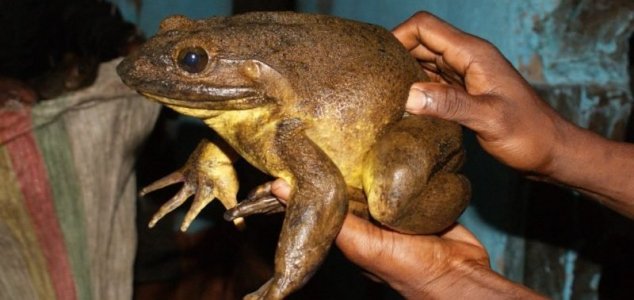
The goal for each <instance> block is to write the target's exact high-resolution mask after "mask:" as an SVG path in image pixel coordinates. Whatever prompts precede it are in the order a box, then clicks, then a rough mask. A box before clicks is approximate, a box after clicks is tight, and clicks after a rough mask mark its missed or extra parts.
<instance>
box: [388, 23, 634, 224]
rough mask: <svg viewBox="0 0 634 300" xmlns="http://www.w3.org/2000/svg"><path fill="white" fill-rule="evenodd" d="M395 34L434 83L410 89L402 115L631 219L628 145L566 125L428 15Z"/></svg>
mask: <svg viewBox="0 0 634 300" xmlns="http://www.w3.org/2000/svg"><path fill="white" fill-rule="evenodd" d="M394 34H395V36H396V37H397V38H398V39H399V40H400V41H401V42H402V43H403V44H404V45H405V47H406V48H407V49H408V50H409V51H410V53H411V54H412V55H413V56H414V57H415V58H416V59H418V60H419V62H420V63H421V66H422V67H423V69H424V70H425V72H426V73H427V74H428V75H429V76H430V78H431V79H432V81H433V82H431V83H416V84H414V85H413V86H412V89H411V91H410V98H409V101H408V106H407V109H408V111H409V112H411V113H415V114H427V115H433V116H437V117H440V118H444V119H449V120H453V121H456V122H458V123H460V124H462V125H464V126H466V127H468V128H470V129H472V130H473V131H474V132H475V133H476V135H477V138H478V141H479V142H480V144H481V145H482V147H483V148H484V149H485V150H486V151H487V152H489V153H490V154H491V155H493V156H494V157H495V158H497V159H498V160H500V161H501V162H503V163H505V164H507V165H509V166H511V167H513V168H516V169H518V170H521V171H524V172H527V173H529V174H531V175H533V176H534V178H537V179H539V180H544V181H552V182H557V183H561V184H564V185H567V186H570V187H572V188H574V189H576V190H578V191H581V192H583V193H585V194H588V195H590V196H592V197H593V198H595V199H597V200H598V201H600V202H601V203H602V204H604V205H606V206H608V207H610V208H612V209H614V210H615V211H617V212H619V213H621V214H623V215H625V216H628V217H630V218H634V145H632V144H627V143H619V142H615V141H610V140H607V139H605V138H603V137H601V136H599V135H597V134H594V133H592V132H590V131H588V130H585V129H583V128H580V127H578V126H576V125H574V124H572V123H570V122H568V121H566V120H565V119H564V118H563V117H561V116H560V115H559V114H558V113H557V112H555V111H554V109H552V108H551V107H550V106H549V105H548V104H547V103H545V102H544V101H543V100H542V99H541V98H540V97H539V96H538V95H537V94H536V92H535V91H534V90H533V89H532V88H531V87H530V85H529V84H528V83H527V82H526V80H524V79H523V78H522V76H521V75H520V74H519V73H518V72H517V71H516V70H515V69H514V68H513V67H512V65H511V64H510V63H509V62H508V61H507V60H506V59H505V58H504V57H503V56H502V55H501V54H500V52H499V51H498V50H497V49H496V48H495V47H494V46H493V45H491V44H490V43H489V42H487V41H485V40H482V39H480V38H477V37H474V36H471V35H469V34H466V33H463V32H461V31H459V30H458V29H456V28H454V27H452V26H451V25H449V24H447V23H445V22H443V21H441V20H439V19H438V18H436V17H434V16H432V15H430V14H428V13H424V12H421V13H418V14H416V15H414V16H413V17H412V18H410V19H409V20H407V21H405V22H404V23H403V24H401V25H399V26H398V27H397V28H396V29H395V30H394Z"/></svg>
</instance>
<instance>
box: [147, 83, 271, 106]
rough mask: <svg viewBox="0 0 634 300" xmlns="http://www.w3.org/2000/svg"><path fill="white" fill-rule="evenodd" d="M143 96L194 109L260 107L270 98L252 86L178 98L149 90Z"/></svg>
mask: <svg viewBox="0 0 634 300" xmlns="http://www.w3.org/2000/svg"><path fill="white" fill-rule="evenodd" d="M140 93H141V94H142V95H143V96H145V97H147V98H150V99H152V100H155V101H157V102H159V103H162V104H165V105H168V106H176V107H184V108H193V109H206V110H244V109H251V108H255V107H259V106H262V105H264V104H265V103H268V102H269V100H270V99H269V98H268V97H266V96H264V95H262V94H260V93H257V92H256V91H255V90H254V89H251V88H222V87H221V88H214V87H207V88H205V93H204V94H205V95H206V96H204V97H201V96H200V94H196V95H195V96H192V97H191V98H190V97H187V96H185V99H176V98H170V97H166V96H162V95H159V94H153V93H149V92H140Z"/></svg>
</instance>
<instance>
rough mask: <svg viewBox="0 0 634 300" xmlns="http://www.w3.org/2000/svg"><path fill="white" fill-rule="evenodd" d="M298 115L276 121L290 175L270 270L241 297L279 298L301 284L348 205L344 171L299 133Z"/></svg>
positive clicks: (324, 250)
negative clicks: (263, 281) (254, 288)
mask: <svg viewBox="0 0 634 300" xmlns="http://www.w3.org/2000/svg"><path fill="white" fill-rule="evenodd" d="M301 126H302V125H301V123H299V120H295V119H293V120H285V121H283V122H282V123H281V124H280V125H279V126H278V133H277V135H276V140H275V143H276V147H277V151H278V152H279V155H280V157H282V159H283V160H284V164H285V165H286V167H287V171H289V172H290V173H291V174H292V180H290V182H289V183H291V186H292V191H291V197H290V199H289V200H288V205H287V206H286V214H285V217H284V223H283V224H282V231H281V233H280V238H279V242H278V246H277V252H276V253H275V273H274V276H273V278H271V280H269V281H268V282H267V283H266V284H265V285H264V286H262V287H261V288H260V289H258V290H257V291H255V292H254V293H252V294H249V295H247V296H246V297H245V299H283V298H285V297H287V296H288V295H289V294H290V293H292V292H293V291H295V290H297V289H299V288H300V287H302V286H303V285H304V284H305V283H306V281H308V279H309V278H310V277H311V276H312V274H313V273H314V272H315V271H316V269H317V267H318V266H319V265H320V264H321V263H322V261H323V260H324V258H325V257H326V254H327V253H328V250H329V249H330V246H331V245H332V242H333V241H334V239H335V237H336V236H337V233H338V232H339V230H340V229H341V226H342V225H343V220H344V218H345V216H346V213H347V210H348V206H347V197H346V189H347V188H346V184H345V182H344V179H343V176H342V175H341V172H340V171H339V169H338V168H337V167H336V166H335V164H334V163H333V162H332V161H331V160H330V159H329V158H328V156H327V155H326V154H325V153H324V152H323V151H322V150H321V149H320V148H319V147H318V146H317V145H316V144H314V143H313V142H312V141H311V140H310V139H309V138H308V137H306V136H305V135H304V132H303V129H302V128H301Z"/></svg>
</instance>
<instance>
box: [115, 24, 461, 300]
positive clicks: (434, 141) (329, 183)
mask: <svg viewBox="0 0 634 300" xmlns="http://www.w3.org/2000/svg"><path fill="white" fill-rule="evenodd" d="M192 53H193V54H194V55H198V57H202V56H201V53H203V54H206V55H207V57H208V62H207V63H204V60H197V61H196V60H194V61H191V60H190V61H186V60H185V59H183V56H187V55H184V54H192ZM203 56H204V55H203ZM201 61H202V62H201ZM118 72H119V74H120V76H121V78H122V79H123V81H124V82H125V83H126V84H128V85H129V86H131V87H132V88H134V89H137V90H138V91H140V92H141V93H143V94H144V95H146V96H147V97H149V98H152V99H154V100H157V101H159V102H162V103H164V104H165V105H167V106H169V107H171V108H173V109H174V110H176V111H179V112H181V113H184V114H187V115H191V116H194V117H198V118H201V119H202V120H203V121H204V122H205V123H206V124H207V125H209V126H210V127H211V128H213V129H214V130H215V131H216V132H217V133H218V134H219V135H221V136H222V137H223V138H224V139H225V140H226V141H227V142H228V143H229V144H230V145H231V146H232V147H233V148H234V149H235V150H236V151H237V152H238V154H240V155H241V156H242V157H244V158H245V159H246V160H248V161H249V162H250V163H251V164H253V165H254V166H256V167H257V168H259V169H261V170H263V171H264V172H267V173H269V174H271V175H273V176H275V177H278V178H283V179H284V180H286V181H287V182H288V183H289V184H290V185H291V187H292V193H291V197H290V199H289V201H288V203H285V211H286V216H285V220H284V224H283V226H282V232H281V235H280V240H279V243H278V249H277V254H276V258H275V275H274V277H273V278H272V279H271V280H270V281H269V282H267V283H266V284H265V285H264V286H262V288H260V289H259V290H258V291H256V292H254V293H252V294H250V295H248V296H247V298H249V299H281V298H284V297H285V296H287V295H288V294H290V293H291V292H293V291H294V290H296V289H298V288H300V287H301V286H302V285H303V284H304V283H305V282H306V281H307V280H308V278H309V277H310V276H311V275H312V274H313V273H314V272H315V270H316V268H317V267H318V266H319V264H320V263H321V262H322V261H323V259H324V257H325V255H326V253H327V251H328V249H329V248H330V246H331V244H332V241H333V240H334V238H335V236H336V235H337V233H338V232H339V230H340V228H341V225H342V223H343V219H344V218H345V215H346V213H347V211H348V208H349V207H350V208H352V207H353V206H354V207H355V208H356V209H357V210H358V208H359V205H358V203H357V202H351V201H350V200H354V199H352V198H359V196H358V195H360V194H362V193H360V192H359V191H361V190H363V191H364V193H365V195H366V197H367V209H366V210H365V212H366V214H367V212H368V211H369V215H370V216H371V217H372V218H373V219H375V220H376V221H378V222H380V223H381V224H383V225H385V226H387V227H389V228H392V229H394V230H398V231H401V232H406V233H421V234H425V233H434V232H438V231H441V230H443V229H444V228H446V227H447V226H449V225H450V224H451V223H453V222H454V221H455V219H456V218H457V217H458V216H459V214H460V213H461V212H462V210H463V209H464V207H465V206H466V204H467V201H468V198H469V193H470V189H469V183H468V181H467V180H466V179H465V178H464V177H463V176H461V175H459V174H456V173H455V172H456V171H457V169H458V168H459V167H460V165H461V163H462V159H463V150H462V147H461V143H462V141H461V129H460V127H459V126H458V125H456V124H454V123H450V122H447V121H442V120H437V119H432V118H428V117H414V116H407V117H403V116H404V105H405V101H406V99H407V96H408V90H409V86H410V85H411V84H412V83H414V82H416V81H421V80H426V77H425V76H424V74H423V73H422V71H421V68H420V66H419V65H418V64H417V63H416V61H415V60H414V59H413V58H412V57H411V56H410V55H409V54H408V53H407V51H406V50H405V49H404V48H403V47H402V46H401V45H400V44H399V43H398V41H397V40H396V39H395V38H394V37H393V36H392V35H391V34H390V33H389V32H388V31H386V30H384V29H382V28H380V27H377V26H374V25H368V24H362V23H357V22H353V21H348V20H343V19H338V18H334V17H328V16H317V15H304V14H296V13H289V12H286V13H250V14H244V15H238V16H234V17H217V18H211V19H208V20H202V21H192V20H189V19H186V18H184V17H171V18H168V19H166V20H164V21H163V22H162V24H161V28H160V31H159V33H158V34H157V35H156V36H155V37H154V38H152V39H150V40H149V41H148V42H147V43H146V44H145V45H144V46H143V47H142V48H141V49H140V51H138V52H136V53H135V54H133V55H131V56H129V57H128V58H126V59H125V60H124V61H123V62H122V63H121V65H120V66H119V68H118ZM230 163H231V161H230V159H229V158H228V157H227V156H226V155H224V154H223V152H222V151H220V149H219V148H217V147H216V146H215V145H213V144H211V143H209V142H202V143H201V145H199V147H198V149H197V150H196V152H195V154H194V155H193V156H192V157H191V158H190V161H188V163H187V164H186V166H185V167H184V168H183V169H181V170H179V171H177V172H175V173H173V174H171V175H169V176H168V177H166V178H164V179H162V180H160V181H158V182H157V183H155V184H153V185H151V186H150V187H148V188H146V189H145V190H144V192H148V191H152V190H155V189H157V188H160V187H163V186H165V185H169V184H172V183H174V182H178V181H185V186H184V188H183V190H181V192H179V194H177V195H176V196H175V197H174V198H172V199H171V200H170V201H169V202H168V203H167V204H165V205H164V207H162V208H161V210H160V211H159V212H158V213H157V215H156V216H155V218H154V219H153V221H152V224H153V223H154V222H156V221H157V220H158V219H159V218H160V217H162V216H163V215H165V214H166V213H168V212H169V211H171V210H172V209H174V208H175V207H177V206H178V205H180V204H182V203H183V202H184V201H185V199H186V198H187V197H188V196H189V195H191V194H194V193H196V198H195V200H194V203H193V205H192V209H191V210H190V213H188V216H187V217H186V220H185V222H184V224H183V229H186V227H187V226H188V225H189V222H191V220H192V219H193V218H194V217H195V216H196V214H197V213H198V212H199V211H200V210H201V209H202V207H204V206H205V205H206V204H207V203H208V202H209V201H211V200H213V198H214V197H217V198H219V199H220V200H221V201H222V202H223V204H224V205H225V206H226V207H227V208H231V209H230V210H229V211H228V212H227V214H226V216H228V218H229V219H234V220H239V218H240V217H244V216H247V215H249V214H252V213H265V212H274V211H282V210H284V207H282V205H281V204H280V202H279V201H277V200H275V199H273V198H271V195H270V193H269V192H270V190H269V189H268V185H265V186H263V187H262V188H261V189H259V190H258V191H256V192H255V193H254V195H253V196H252V197H251V198H250V199H249V200H248V201H243V202H241V203H240V205H238V206H237V207H235V206H236V202H237V201H236V200H235V193H236V191H237V181H236V180H235V174H234V173H233V169H231V168H230V167H229V165H230ZM349 203H350V204H349ZM353 204H354V205H353ZM361 207H362V208H363V206H361Z"/></svg>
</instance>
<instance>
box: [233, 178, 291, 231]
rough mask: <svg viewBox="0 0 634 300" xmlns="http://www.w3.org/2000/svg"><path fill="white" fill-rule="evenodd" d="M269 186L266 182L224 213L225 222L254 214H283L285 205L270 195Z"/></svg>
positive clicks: (269, 183)
mask: <svg viewBox="0 0 634 300" xmlns="http://www.w3.org/2000/svg"><path fill="white" fill-rule="evenodd" d="M271 184H272V182H267V183H265V184H263V185H260V186H258V187H256V188H255V189H253V190H252V191H251V192H250V193H249V195H248V196H247V198H246V199H244V200H242V201H240V202H239V203H238V205H237V206H235V207H233V208H231V209H229V210H227V211H226V212H225V214H224V218H225V220H227V221H232V220H234V219H236V218H244V217H247V216H250V215H254V214H274V213H279V212H283V211H284V210H285V204H284V202H283V201H282V200H280V199H278V198H277V197H275V196H274V195H273V194H272V193H271Z"/></svg>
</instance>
